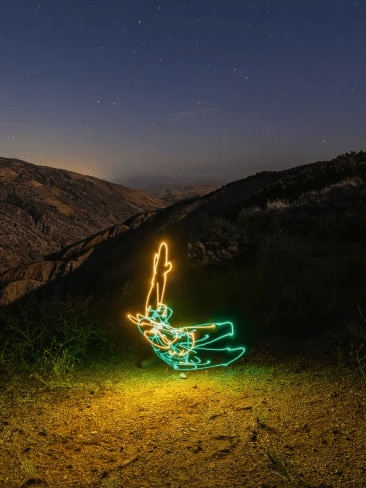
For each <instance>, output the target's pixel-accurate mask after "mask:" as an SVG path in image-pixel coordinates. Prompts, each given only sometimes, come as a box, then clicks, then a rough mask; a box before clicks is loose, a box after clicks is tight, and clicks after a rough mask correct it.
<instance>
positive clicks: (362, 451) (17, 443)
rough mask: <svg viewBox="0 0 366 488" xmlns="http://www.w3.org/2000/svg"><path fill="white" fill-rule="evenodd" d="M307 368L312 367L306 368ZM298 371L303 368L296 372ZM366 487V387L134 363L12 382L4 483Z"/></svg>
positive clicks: (258, 372)
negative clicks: (60, 381)
mask: <svg viewBox="0 0 366 488" xmlns="http://www.w3.org/2000/svg"><path fill="white" fill-rule="evenodd" d="M300 369H301V368H300ZM296 371H298V372H296ZM33 485H35V486H40V487H42V486H48V487H51V488H58V487H60V488H61V487H63V488H67V487H85V488H88V487H101V488H120V487H121V488H122V487H124V488H126V487H128V488H135V487H136V488H145V487H146V488H165V487H170V488H183V487H202V488H213V487H215V488H231V487H232V488H234V487H258V488H275V487H279V488H280V487H308V488H310V487H311V488H327V487H339V488H348V487H349V488H365V487H366V385H365V383H363V382H362V380H361V379H357V378H356V377H355V376H353V375H351V374H350V373H349V372H347V371H346V370H342V369H339V368H335V367H326V366H324V365H318V366H315V365H313V366H312V367H311V368H307V369H306V370H305V371H304V370H299V369H296V368H290V367H288V366H286V365H284V364H282V365H280V366H278V365H277V364H276V367H273V366H271V365H269V366H268V365H253V364H249V363H246V362H243V363H242V364H240V365H237V366H236V367H235V368H227V369H220V370H208V371H203V372H202V371H201V372H194V373H189V374H188V378H187V379H181V378H180V377H179V373H177V372H173V371H172V370H171V369H167V368H166V367H165V366H164V365H155V366H152V367H151V368H150V369H147V370H143V369H139V368H137V367H136V366H135V365H134V364H132V363H130V364H120V365H118V366H115V367H114V368H100V369H98V368H95V369H94V370H89V371H87V372H83V373H79V374H78V375H77V377H76V378H74V380H73V383H72V385H71V386H69V387H66V386H65V385H57V384H54V385H51V387H50V388H47V387H46V385H44V384H43V383H42V382H41V381H40V380H39V379H37V378H33V379H32V380H31V381H30V383H28V384H27V383H26V382H25V380H24V379H23V380H21V381H19V382H18V383H14V382H12V383H8V384H7V385H3V388H2V392H1V396H0V486H1V487H4V488H19V487H25V486H33Z"/></svg>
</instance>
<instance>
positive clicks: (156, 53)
mask: <svg viewBox="0 0 366 488" xmlns="http://www.w3.org/2000/svg"><path fill="white" fill-rule="evenodd" d="M0 19H1V21H0V25H1V30H0V59H1V76H0V155H1V156H5V157H17V158H19V159H23V160H26V161H29V162H33V163H36V164H41V165H45V166H54V167H58V168H64V169H69V170H74V171H77V172H80V173H83V174H91V175H94V176H98V177H101V178H104V179H108V180H110V181H118V182H120V183H126V184H129V183H132V182H133V181H134V180H132V178H136V177H137V178H139V179H141V177H143V176H149V177H150V176H159V175H161V176H163V178H164V180H166V181H171V182H177V183H179V182H180V181H182V182H185V181H187V179H189V178H191V179H192V178H194V179H198V180H200V181H202V182H205V181H207V180H212V179H219V180H220V181H231V180H234V179H238V178H241V177H245V176H248V175H249V174H253V173H255V172H257V171H262V170H271V169H283V168H287V167H290V166H296V165H299V164H303V163H310V162H314V161H317V160H324V159H331V158H333V157H335V156H337V155H338V154H340V153H344V152H348V151H351V150H356V151H358V150H361V149H366V144H365V141H366V2H365V1H363V0H358V1H354V0H287V1H285V0H283V1H282V0H252V1H246V0H219V1H215V0H212V1H209V0H186V1H174V0H156V1H155V0H150V1H140V0H90V1H88V0H36V1H33V0H2V2H1V12H0ZM178 175H181V176H178ZM134 182H135V183H136V181H134ZM140 183H141V182H140ZM142 186H143V184H142Z"/></svg>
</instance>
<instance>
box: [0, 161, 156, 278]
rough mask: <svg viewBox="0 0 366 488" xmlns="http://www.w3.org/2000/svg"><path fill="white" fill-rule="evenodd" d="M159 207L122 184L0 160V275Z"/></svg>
mask: <svg viewBox="0 0 366 488" xmlns="http://www.w3.org/2000/svg"><path fill="white" fill-rule="evenodd" d="M164 206H165V204H164V203H163V202H162V201H161V200H159V199H158V198H156V197H153V196H151V195H147V194H145V193H143V192H141V191H137V190H134V189H131V188H127V187H125V186H122V185H117V184H113V183H108V182H106V181H103V180H100V179H98V178H94V177H91V176H83V175H80V174H77V173H74V172H71V171H65V170H61V169H55V168H49V167H45V166H36V165H34V164H30V163H27V162H24V161H20V160H17V159H7V158H0V272H1V271H5V270H7V269H9V268H13V267H16V266H20V265H24V264H26V263H30V262H34V261H39V260H42V259H43V258H44V256H46V255H48V254H50V253H53V252H56V251H60V250H61V249H63V248H65V247H66V246H69V245H70V244H72V243H74V242H78V241H80V240H82V239H85V238H87V237H89V236H90V235H92V234H95V233H97V232H100V231H102V230H105V229H106V228H107V227H110V226H113V225H116V224H120V223H122V222H124V221H125V220H126V219H127V218H129V217H131V216H132V215H135V214H137V213H140V212H146V211H149V210H153V209H157V208H162V207H164Z"/></svg>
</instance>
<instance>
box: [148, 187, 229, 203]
mask: <svg viewBox="0 0 366 488" xmlns="http://www.w3.org/2000/svg"><path fill="white" fill-rule="evenodd" d="M221 186H223V185H222V184H218V183H216V184H215V183H212V184H205V185H202V184H196V185H171V184H161V185H153V186H149V187H147V188H144V190H143V191H145V192H146V193H149V194H150V195H153V196H155V197H158V198H159V199H160V200H162V201H163V202H166V203H167V204H168V205H172V204H173V203H177V202H179V201H180V200H185V199H187V198H197V197H202V196H203V195H207V194H208V193H212V192H213V191H215V190H217V189H218V188H220V187H221Z"/></svg>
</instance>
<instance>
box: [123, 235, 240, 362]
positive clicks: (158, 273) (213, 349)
mask: <svg viewBox="0 0 366 488" xmlns="http://www.w3.org/2000/svg"><path fill="white" fill-rule="evenodd" d="M171 270H172V263H171V262H170V261H169V259H168V246H167V244H166V243H165V242H162V243H161V244H160V246H159V249H158V252H157V253H156V254H155V256H154V261H153V273H152V280H151V285H150V289H149V291H148V294H147V297H146V303H145V312H144V313H143V314H139V313H138V314H137V315H128V318H129V319H130V320H131V321H132V322H133V323H134V324H136V325H137V327H138V329H139V331H140V332H141V333H142V334H143V335H144V336H145V337H146V339H147V340H148V341H149V342H150V344H151V345H152V348H153V350H154V352H155V354H156V355H157V356H158V357H159V358H161V359H162V360H163V361H165V362H166V363H167V364H169V366H171V367H172V368H174V369H176V370H186V371H187V370H195V369H206V368H214V367H217V366H228V365H229V364H231V363H233V362H234V361H236V360H237V359H239V358H240V357H241V356H242V355H243V354H244V353H245V348H244V347H242V346H240V347H227V346H226V345H225V342H226V341H227V340H229V339H230V338H232V337H233V336H234V326H233V324H232V322H215V323H213V322H207V323H203V324H198V325H188V326H182V327H173V326H172V325H171V324H170V319H171V317H172V315H173V310H172V309H171V308H170V307H168V306H167V305H165V304H164V295H165V290H166V284H167V280H168V274H169V273H170V271H171ZM218 357H220V358H221V359H220V360H219V359H218ZM222 358H224V359H222Z"/></svg>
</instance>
